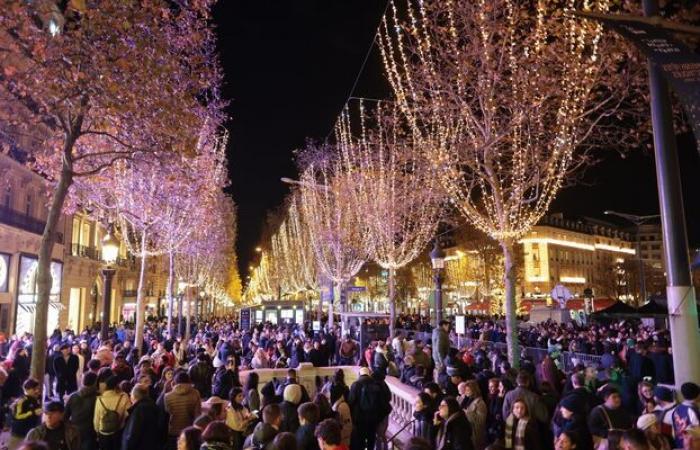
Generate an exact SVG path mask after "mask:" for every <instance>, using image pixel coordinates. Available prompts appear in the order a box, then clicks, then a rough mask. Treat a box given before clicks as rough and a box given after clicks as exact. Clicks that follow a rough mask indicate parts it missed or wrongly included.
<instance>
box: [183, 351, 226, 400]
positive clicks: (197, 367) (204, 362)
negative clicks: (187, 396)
mask: <svg viewBox="0 0 700 450" xmlns="http://www.w3.org/2000/svg"><path fill="white" fill-rule="evenodd" d="M213 372H214V367H213V366H212V365H211V363H210V362H209V358H208V357H207V355H206V353H199V354H198V355H197V362H196V363H195V364H193V365H192V366H190V370H189V375H190V379H191V380H192V384H193V385H194V387H195V389H197V390H198V391H199V395H200V397H202V398H209V397H210V396H211V378H212V374H213ZM226 397H228V392H227V393H226V395H224V397H223V398H226Z"/></svg>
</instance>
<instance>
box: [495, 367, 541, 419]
mask: <svg viewBox="0 0 700 450" xmlns="http://www.w3.org/2000/svg"><path fill="white" fill-rule="evenodd" d="M531 379H532V378H531V376H530V374H528V373H527V372H525V371H520V373H518V377H517V378H516V383H517V386H516V387H515V389H513V390H512V391H510V392H508V393H507V394H506V395H505V397H504V398H503V417H508V416H509V415H510V414H511V412H512V411H513V403H514V402H515V400H517V399H521V400H523V401H524V402H525V403H527V410H528V413H529V418H531V419H533V420H536V421H537V422H539V423H541V424H544V423H548V422H549V415H548V414H547V408H546V407H545V404H544V403H543V402H542V398H541V397H540V395H538V394H537V393H535V392H533V391H532V388H531Z"/></svg>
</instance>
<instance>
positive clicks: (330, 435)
mask: <svg viewBox="0 0 700 450" xmlns="http://www.w3.org/2000/svg"><path fill="white" fill-rule="evenodd" d="M341 430H342V428H341V426H340V424H339V423H338V422H337V421H336V420H333V419H326V420H324V421H323V422H321V423H319V424H318V426H317V427H316V431H315V432H314V436H316V441H317V442H318V448H319V449H320V450H348V447H346V446H345V444H343V443H342V441H341V434H342V431H341ZM368 448H373V447H368Z"/></svg>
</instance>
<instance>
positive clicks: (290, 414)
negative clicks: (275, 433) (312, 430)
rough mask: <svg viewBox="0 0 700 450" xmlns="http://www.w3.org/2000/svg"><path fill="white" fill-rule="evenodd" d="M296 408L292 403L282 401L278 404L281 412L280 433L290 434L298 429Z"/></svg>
mask: <svg viewBox="0 0 700 450" xmlns="http://www.w3.org/2000/svg"><path fill="white" fill-rule="evenodd" d="M297 407H298V405H295V404H294V403H291V402H288V401H286V400H285V401H283V402H282V403H280V410H281V412H282V423H281V424H280V433H281V432H283V431H288V432H290V433H296V432H297V430H298V429H299V415H298V414H297Z"/></svg>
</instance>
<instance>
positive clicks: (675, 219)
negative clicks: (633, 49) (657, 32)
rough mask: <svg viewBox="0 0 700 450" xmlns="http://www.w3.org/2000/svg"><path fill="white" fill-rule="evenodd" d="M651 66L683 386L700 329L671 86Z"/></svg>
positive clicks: (669, 285) (650, 2) (678, 378)
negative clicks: (689, 253) (674, 129)
mask: <svg viewBox="0 0 700 450" xmlns="http://www.w3.org/2000/svg"><path fill="white" fill-rule="evenodd" d="M642 4H643V7H644V15H645V16H647V17H655V16H658V15H659V4H658V0H643V2H642ZM648 66H649V92H650V94H651V120H652V125H653V129H654V155H655V159H656V179H657V186H658V191H659V212H660V213H661V230H662V232H663V239H664V262H665V266H666V298H667V302H668V319H669V324H670V329H671V345H672V348H673V369H674V373H675V383H676V386H680V385H681V384H683V383H685V382H688V381H692V382H695V383H697V382H700V360H698V359H697V358H696V357H694V356H693V355H698V354H700V330H698V311H697V306H696V304H695V289H694V288H693V284H692V282H691V278H690V261H689V255H688V236H687V234H686V228H685V211H684V210H683V196H682V191H681V181H680V168H679V163H678V149H677V148H676V136H675V133H674V131H673V119H672V112H671V102H670V99H669V93H668V85H667V83H666V80H665V79H664V76H663V73H662V72H661V69H660V68H659V67H657V66H654V65H653V64H651V62H649V63H648Z"/></svg>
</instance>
